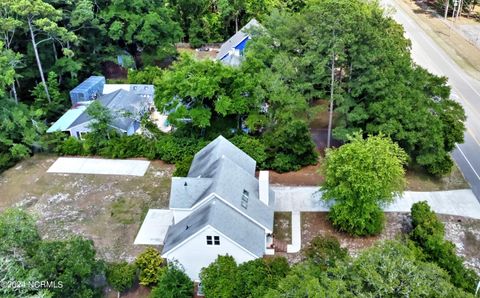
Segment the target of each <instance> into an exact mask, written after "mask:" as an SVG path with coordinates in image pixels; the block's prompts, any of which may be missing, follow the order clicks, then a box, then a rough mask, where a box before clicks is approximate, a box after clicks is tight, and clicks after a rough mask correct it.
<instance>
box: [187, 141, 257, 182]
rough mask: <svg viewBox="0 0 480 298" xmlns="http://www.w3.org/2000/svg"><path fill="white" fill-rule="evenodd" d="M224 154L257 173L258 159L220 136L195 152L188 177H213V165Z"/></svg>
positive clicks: (242, 166)
mask: <svg viewBox="0 0 480 298" xmlns="http://www.w3.org/2000/svg"><path fill="white" fill-rule="evenodd" d="M222 156H226V157H227V158H228V159H230V160H232V161H233V162H234V163H236V164H237V165H239V166H240V167H241V168H243V169H244V170H245V171H246V172H247V173H249V174H251V175H255V167H256V161H255V160H254V159H253V158H251V157H250V156H248V154H246V153H245V152H243V151H242V150H240V149H238V148H237V147H236V146H235V145H233V144H232V143H231V142H230V141H229V140H227V139H225V138H224V137H223V136H219V137H217V138H216V139H215V140H213V141H212V142H210V143H209V144H208V145H207V146H205V147H204V148H203V149H202V150H200V151H198V152H197V154H195V157H194V158H193V161H192V165H191V166H190V170H189V171H188V177H198V176H202V177H212V176H213V174H212V173H211V170H212V169H211V168H212V165H213V163H214V162H215V161H217V160H218V159H219V158H220V157H222Z"/></svg>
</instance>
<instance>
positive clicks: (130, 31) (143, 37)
mask: <svg viewBox="0 0 480 298" xmlns="http://www.w3.org/2000/svg"><path fill="white" fill-rule="evenodd" d="M172 14H173V11H172V10H171V8H169V7H168V6H167V5H164V4H159V3H155V2H153V1H128V0H119V1H113V2H111V3H109V5H108V6H107V7H105V9H104V10H102V12H101V17H102V19H103V21H104V22H105V25H106V28H107V33H108V36H109V37H110V38H111V39H112V40H113V41H117V42H119V43H124V44H125V45H127V46H128V47H129V48H130V49H131V50H130V51H129V52H130V53H131V54H132V55H133V54H135V53H136V52H137V51H138V49H143V48H145V50H146V51H150V52H156V54H157V56H158V57H159V58H160V59H161V58H163V57H165V56H167V55H171V54H172V53H174V52H175V48H174V43H175V42H178V41H179V40H180V38H181V37H182V30H181V28H180V26H179V25H178V23H177V22H175V21H174V20H173V19H172Z"/></svg>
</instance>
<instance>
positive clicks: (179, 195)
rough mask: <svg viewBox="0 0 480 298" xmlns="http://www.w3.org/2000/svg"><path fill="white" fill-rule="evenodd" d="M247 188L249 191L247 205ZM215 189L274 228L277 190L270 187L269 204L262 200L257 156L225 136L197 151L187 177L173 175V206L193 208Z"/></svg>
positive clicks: (249, 213) (249, 214) (266, 225)
mask: <svg viewBox="0 0 480 298" xmlns="http://www.w3.org/2000/svg"><path fill="white" fill-rule="evenodd" d="M185 182H187V186H185ZM244 191H247V192H248V194H249V195H248V197H249V198H248V204H247V206H246V208H245V207H243V206H242V194H243V192H244ZM212 193H215V194H217V195H219V196H220V197H222V198H223V199H224V200H225V201H227V202H228V203H229V204H231V205H233V206H234V207H235V208H237V209H239V210H241V211H242V212H243V213H244V214H245V215H247V216H249V217H250V218H252V219H253V220H255V221H257V222H258V223H260V224H261V225H262V226H264V227H266V228H267V229H269V230H273V205H274V200H275V194H274V192H273V191H270V196H269V205H268V206H267V205H265V204H264V203H263V202H262V201H260V199H259V186H258V180H257V179H256V178H255V160H253V159H252V158H251V157H250V156H248V155H247V154H246V153H245V152H243V151H242V150H240V149H238V148H237V147H235V145H233V144H232V143H230V142H229V141H228V140H227V139H225V138H224V137H222V136H219V137H218V138H217V139H215V140H214V141H212V142H211V143H210V144H208V145H207V146H206V147H205V148H203V149H202V150H200V151H199V152H198V153H197V154H196V155H195V158H194V160H193V162H192V165H191V167H190V171H189V174H188V177H186V178H174V179H172V186H171V192H170V208H186V209H189V208H192V207H193V206H195V204H197V203H200V202H201V201H202V200H203V199H205V198H206V197H207V196H208V195H210V194H212Z"/></svg>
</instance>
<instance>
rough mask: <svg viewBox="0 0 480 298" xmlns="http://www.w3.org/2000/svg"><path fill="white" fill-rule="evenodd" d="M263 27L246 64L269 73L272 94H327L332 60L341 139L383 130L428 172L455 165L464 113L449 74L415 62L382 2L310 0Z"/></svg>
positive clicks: (311, 98)
mask: <svg viewBox="0 0 480 298" xmlns="http://www.w3.org/2000/svg"><path fill="white" fill-rule="evenodd" d="M287 5H288V4H287ZM297 9H298V8H297ZM294 10H296V9H294ZM263 25H264V26H265V27H266V29H267V30H258V32H257V33H256V35H255V37H254V38H253V39H252V41H251V42H250V44H249V45H248V47H247V54H246V56H247V59H246V63H244V65H242V68H244V69H246V70H248V71H250V72H253V73H259V74H262V73H264V74H265V76H266V78H267V83H266V84H262V82H263V80H262V79H259V80H258V82H259V83H260V84H259V86H261V87H262V89H264V90H266V92H265V91H264V92H265V93H266V94H268V95H269V97H275V98H280V99H283V98H284V96H285V93H289V94H290V96H288V99H289V100H288V101H287V100H282V101H281V102H287V103H288V102H292V101H293V100H294V99H295V98H299V99H298V102H299V103H302V102H303V105H305V103H313V102H314V101H316V100H317V99H319V98H326V97H327V96H329V95H330V87H331V86H330V83H332V82H331V78H330V75H331V67H332V63H333V62H334V64H335V69H336V71H335V73H336V75H335V76H334V82H333V83H334V84H333V85H334V89H333V91H334V92H333V99H334V102H335V105H336V106H335V112H336V113H337V115H338V120H337V123H336V128H335V130H334V135H335V136H336V137H337V138H339V139H342V140H344V141H346V140H348V136H349V135H351V134H352V133H354V132H359V131H362V132H363V133H364V134H365V135H368V134H374V135H376V134H379V133H384V134H386V135H388V136H390V137H391V138H392V139H393V140H394V141H395V142H397V143H398V144H399V145H400V147H402V148H403V149H404V150H405V151H406V152H407V154H408V155H409V156H410V158H411V162H413V163H415V164H418V165H421V166H422V167H424V168H425V169H426V170H427V171H428V172H429V173H431V174H433V175H443V174H445V173H448V172H449V171H450V169H451V166H452V165H453V163H452V161H451V158H450V156H449V152H451V151H452V150H453V149H454V144H455V142H457V143H459V142H462V141H463V132H464V129H465V128H464V121H465V113H464V111H463V109H462V107H461V106H460V105H459V104H458V103H456V102H454V101H452V100H450V99H449V96H450V89H449V87H448V86H447V85H446V78H440V77H437V76H434V75H432V74H430V73H428V72H427V71H426V70H424V69H422V68H420V67H419V66H417V65H415V64H414V63H413V62H412V59H411V57H410V52H409V51H410V42H409V41H408V40H407V39H406V38H405V37H404V35H403V29H402V28H401V26H400V25H399V24H397V23H396V22H395V21H394V20H392V19H391V18H389V17H386V16H385V14H384V12H383V10H382V9H381V8H380V7H379V5H378V3H376V2H371V1H361V0H353V1H352V0H322V1H309V2H307V3H306V6H305V7H304V8H303V9H301V10H300V12H299V13H289V12H274V13H272V15H271V16H270V17H269V18H268V20H267V21H266V22H263ZM318 28H322V29H321V30H318ZM331 57H335V59H333V60H334V61H332V58H331ZM279 83H282V85H283V86H284V87H283V88H280V87H281V86H282V85H280V84H279ZM269 84H270V85H274V86H276V88H271V87H269V86H268V85H269ZM276 93H277V94H279V95H276ZM294 94H296V95H297V96H293V95H294ZM282 95H283V96H282ZM302 97H303V98H304V99H303V100H301V98H302ZM296 106H298V107H300V106H301V105H298V104H297V105H296ZM292 110H293V109H292ZM293 111H294V110H293ZM283 124H284V123H282V125H283Z"/></svg>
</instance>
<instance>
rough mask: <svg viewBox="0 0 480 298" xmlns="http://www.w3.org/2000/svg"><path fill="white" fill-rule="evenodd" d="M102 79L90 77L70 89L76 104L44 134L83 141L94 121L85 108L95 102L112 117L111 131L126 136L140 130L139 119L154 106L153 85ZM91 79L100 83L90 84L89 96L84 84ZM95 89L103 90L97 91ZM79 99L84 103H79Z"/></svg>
mask: <svg viewBox="0 0 480 298" xmlns="http://www.w3.org/2000/svg"><path fill="white" fill-rule="evenodd" d="M102 78H103V77H90V78H88V79H87V80H86V81H84V82H83V83H82V84H80V85H79V86H77V87H76V88H75V89H74V90H72V92H71V94H70V95H71V96H75V97H72V102H75V104H74V105H73V107H72V108H71V109H70V110H68V111H67V112H66V113H65V114H64V115H63V116H62V117H60V118H59V119H58V120H57V121H56V122H55V123H54V124H53V125H52V126H51V127H50V128H49V129H48V130H47V132H48V133H51V132H55V131H65V132H68V133H69V134H70V135H71V136H73V137H75V138H82V135H83V134H85V133H88V132H89V131H90V126H91V123H92V121H93V120H92V118H91V117H90V115H89V114H88V112H87V108H88V106H89V105H90V104H91V103H92V102H93V101H95V100H96V101H98V102H100V103H101V104H102V105H103V106H104V107H106V108H107V109H109V110H110V112H111V114H112V115H113V121H112V123H111V124H110V125H111V127H112V128H113V129H115V130H117V131H118V132H120V133H123V134H126V135H132V134H134V133H136V132H137V131H138V130H139V129H140V120H141V118H142V116H143V115H144V114H145V113H147V112H148V111H149V110H150V109H152V108H153V106H154V104H153V96H154V87H153V85H136V84H103V83H104V81H105V79H104V78H103V81H102V80H101V79H102ZM92 79H96V80H97V81H98V82H99V83H101V87H98V86H97V85H93V84H90V85H92V86H94V87H95V88H94V89H95V90H94V93H92V92H93V91H92V90H90V89H89V88H87V87H89V86H86V84H85V83H86V82H87V83H88V82H91V81H92ZM95 82H96V81H95ZM82 86H83V87H82ZM85 86H86V87H85ZM80 87H82V88H80ZM92 88H93V87H92ZM98 88H100V89H101V90H102V91H101V92H100V91H98V90H97V89H98ZM82 92H83V93H85V94H90V93H92V94H95V96H93V97H88V95H85V96H84V94H83V93H82ZM89 92H90V93H89ZM81 93H82V94H81ZM72 94H73V95H72ZM80 95H81V96H80ZM78 98H82V99H87V100H85V101H79V100H78ZM74 99H75V100H74Z"/></svg>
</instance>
